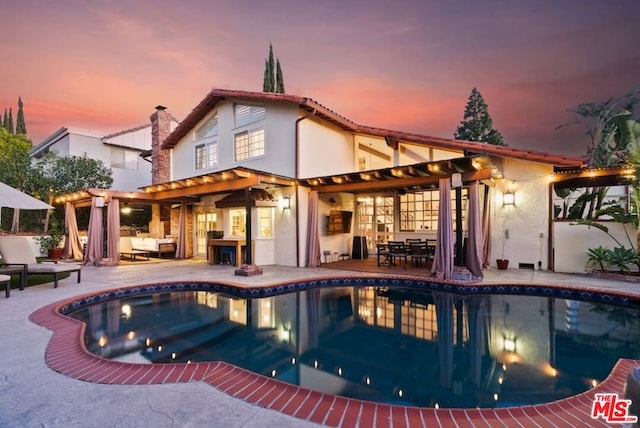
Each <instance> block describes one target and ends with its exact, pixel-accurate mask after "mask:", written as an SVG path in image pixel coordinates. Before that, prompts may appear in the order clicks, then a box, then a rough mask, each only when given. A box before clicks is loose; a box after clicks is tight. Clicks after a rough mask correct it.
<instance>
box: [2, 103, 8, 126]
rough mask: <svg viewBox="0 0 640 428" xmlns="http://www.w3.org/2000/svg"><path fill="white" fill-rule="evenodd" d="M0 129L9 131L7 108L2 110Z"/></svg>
mask: <svg viewBox="0 0 640 428" xmlns="http://www.w3.org/2000/svg"><path fill="white" fill-rule="evenodd" d="M2 127H3V128H4V129H6V130H7V131H8V130H9V113H7V108H6V107H5V108H4V116H3V119H2Z"/></svg>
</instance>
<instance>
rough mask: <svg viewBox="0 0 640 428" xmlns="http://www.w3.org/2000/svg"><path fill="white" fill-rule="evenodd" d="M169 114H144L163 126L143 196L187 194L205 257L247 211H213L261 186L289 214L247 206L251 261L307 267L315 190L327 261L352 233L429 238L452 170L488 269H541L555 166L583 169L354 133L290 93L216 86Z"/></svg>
mask: <svg viewBox="0 0 640 428" xmlns="http://www.w3.org/2000/svg"><path fill="white" fill-rule="evenodd" d="M169 116H170V115H169V113H168V112H166V111H165V110H164V109H160V110H158V111H157V112H156V113H154V115H152V124H153V126H154V127H155V128H157V129H159V130H160V131H159V133H158V134H156V136H155V137H154V139H153V141H152V153H153V159H154V166H153V168H154V171H156V173H155V174H154V178H153V180H152V185H151V186H146V187H143V188H142V190H143V191H144V192H145V193H146V194H147V195H149V197H151V196H153V197H154V198H156V200H158V201H160V200H162V198H163V197H164V196H162V195H165V196H166V197H176V196H181V197H188V198H191V199H190V200H191V201H192V203H190V205H191V206H192V211H191V215H192V222H193V223H192V225H191V228H192V232H191V236H192V237H193V246H192V248H191V251H192V253H191V254H192V255H196V256H205V255H206V231H208V230H213V229H215V230H222V231H223V232H224V236H225V237H233V238H238V237H242V236H244V233H245V230H244V229H243V228H242V227H241V226H239V225H241V224H243V222H244V221H245V215H246V214H243V213H244V212H245V207H244V206H237V207H228V206H227V207H225V208H221V207H219V206H218V205H217V203H218V202H219V201H220V200H221V199H222V198H224V197H225V196H227V195H228V194H229V193H230V192H232V191H234V190H238V189H242V188H245V189H246V188H254V189H255V188H261V189H263V190H266V191H267V192H269V193H270V194H271V195H272V196H273V199H274V200H276V201H280V202H281V203H283V202H284V201H285V200H286V201H287V204H290V205H289V206H290V208H289V209H286V208H282V207H272V206H269V207H259V206H253V208H252V209H251V211H252V213H251V223H252V224H251V230H252V232H253V234H252V240H253V241H255V247H254V251H255V258H254V260H253V261H254V262H255V263H256V264H280V265H290V266H305V265H307V258H306V256H307V248H306V245H305V243H306V241H307V234H308V230H309V229H308V227H309V225H308V217H309V216H308V208H307V207H308V195H309V193H310V192H311V191H312V190H315V191H317V192H318V194H319V215H318V222H317V225H315V227H317V228H318V232H319V235H320V247H321V251H322V253H326V252H328V254H329V255H330V258H331V259H333V258H334V257H335V255H339V254H351V253H352V251H353V243H354V236H355V237H358V239H360V238H361V237H365V239H366V241H365V245H366V247H367V249H368V250H369V254H372V253H374V252H375V243H376V242H379V241H383V240H389V239H401V240H403V239H406V238H408V237H423V238H424V237H434V236H435V232H436V230H435V228H436V226H437V221H436V220H437V206H438V200H437V186H438V181H439V179H441V178H451V177H452V176H453V175H454V174H461V180H462V182H463V184H467V183H470V182H472V181H480V182H482V183H483V184H484V186H483V189H484V190H483V194H486V198H487V201H488V204H487V207H488V208H486V209H487V210H490V212H491V217H490V218H491V223H492V227H491V234H490V236H491V240H490V246H491V247H492V254H493V255H492V256H491V259H490V262H491V264H492V265H494V266H495V259H496V258H508V259H510V260H511V266H515V267H518V266H521V265H522V266H525V267H533V268H538V269H548V268H549V267H550V265H551V264H552V263H551V259H552V254H553V237H552V236H550V235H552V234H553V229H552V227H551V222H550V220H551V214H550V213H551V208H550V207H551V201H552V191H551V187H550V183H552V182H553V181H554V180H555V179H557V174H556V172H557V171H558V170H560V169H562V168H572V169H580V168H582V159H579V158H571V157H565V156H557V155H551V154H546V153H538V152H532V151H524V150H517V149H510V148H506V147H499V146H492V145H487V144H482V143H475V142H466V141H456V140H451V139H443V138H436V137H430V136H425V135H417V134H410V133H404V132H399V131H393V130H386V129H380V128H374V127H369V126H363V125H359V124H356V123H354V122H352V121H350V120H349V119H347V118H346V117H344V116H341V115H339V114H338V113H336V112H334V111H332V110H330V109H329V108H327V107H325V106H324V105H322V104H320V103H318V102H316V101H314V100H312V99H310V98H306V97H300V96H295V95H289V94H274V93H263V92H247V91H235V90H226V89H213V90H212V91H211V92H210V93H209V94H207V95H206V96H205V98H204V99H203V100H202V101H201V102H200V103H199V104H198V105H197V106H196V107H195V108H194V109H193V111H192V112H191V113H190V114H189V115H188V116H187V117H186V118H185V119H184V120H183V121H182V122H181V123H180V124H179V125H178V126H177V127H176V128H175V130H173V131H172V132H171V131H170V130H168V129H166V126H163V125H162V123H165V125H166V123H167V121H168V119H167V118H168V117H169ZM162 129H165V130H164V131H162ZM238 174H239V175H238ZM257 176H259V178H256V177H257ZM253 179H255V180H257V181H251V180H253ZM207 180H209V184H208V183H207ZM225 180H227V181H226V183H227V184H226V185H225V184H222V183H221V182H222V181H225ZM243 180H244V183H245V184H242V183H243ZM213 182H216V183H215V184H216V186H213ZM464 192H465V191H464V189H463V197H462V200H463V202H462V206H461V209H460V211H461V215H460V216H461V217H462V227H463V228H465V227H466V218H465V214H464V213H465V212H466V207H465V203H466V202H465V201H466V196H464V195H465V193H464ZM505 193H510V194H513V195H515V204H514V205H506V204H503V195H504V194H505ZM452 197H453V196H452ZM332 210H334V211H347V212H351V213H352V214H353V226H352V227H351V228H350V230H349V232H348V233H339V234H330V233H328V222H329V218H330V213H331V212H332ZM171 221H172V222H174V223H175V218H172V220H171ZM152 230H153V228H152ZM156 230H157V231H159V232H161V229H156ZM165 230H166V229H165ZM152 233H153V232H152ZM503 249H504V250H503ZM323 261H324V260H323Z"/></svg>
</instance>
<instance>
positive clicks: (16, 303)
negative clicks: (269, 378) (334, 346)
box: [0, 259, 640, 427]
mask: <svg viewBox="0 0 640 428" xmlns="http://www.w3.org/2000/svg"><path fill="white" fill-rule="evenodd" d="M263 269H264V274H263V275H257V276H252V277H241V276H234V275H233V268H232V267H229V266H223V267H218V266H210V265H208V264H206V263H205V262H203V261H202V260H198V259H193V260H184V261H163V262H162V263H144V264H142V263H141V264H131V265H125V266H117V267H84V268H83V269H82V271H83V272H82V283H81V284H76V283H75V280H74V278H68V279H65V280H62V281H61V282H60V285H59V287H58V288H57V289H54V288H53V284H52V283H49V284H42V285H38V286H35V287H29V288H27V289H26V290H24V291H18V290H14V292H12V293H11V297H10V298H9V299H2V298H0V314H1V319H2V321H3V326H4V328H3V329H2V331H0V397H1V398H0V426H2V427H35V426H52V427H53V426H55V427H57V426H64V427H76V426H77V427H93V426H96V427H98V426H100V427H105V426H112V427H128V426H131V427H144V426H154V427H165V426H180V427H184V426H192V427H202V426H224V427H240V426H242V427H264V426H279V427H287V426H291V427H305V426H319V425H317V424H315V423H313V422H310V421H308V420H304V419H301V418H296V417H292V416H287V415H285V414H283V413H281V412H279V411H275V410H271V409H268V408H263V407H260V406H257V405H254V404H250V403H248V402H246V401H244V400H242V399H239V398H234V397H232V396H230V395H228V394H227V393H225V392H223V391H222V390H219V389H216V388H212V387H211V386H210V385H209V384H207V383H205V382H190V383H165V384H160V385H115V384H100V383H91V382H83V381H80V380H77V379H74V378H72V377H68V376H65V375H62V374H60V373H58V372H55V371H53V370H51V369H50V368H49V367H48V366H47V365H46V364H45V349H46V348H47V345H48V344H49V341H50V339H51V337H52V332H51V331H50V330H48V329H45V328H43V327H41V326H38V325H36V324H34V323H33V322H31V321H30V320H29V316H30V315H31V314H32V313H33V312H34V311H36V310H38V309H40V308H42V307H44V306H46V305H49V304H51V303H54V302H58V301H62V300H67V299H70V298H72V297H74V296H78V295H82V294H87V293H97V292H99V291H102V290H107V289H113V288H118V287H125V286H132V285H137V284H146V283H153V282H166V281H178V280H179V281H183V280H187V281H189V280H203V281H223V282H233V283H237V284H239V285H248V286H259V285H269V284H276V283H281V282H284V281H291V280H296V279H311V278H317V277H340V276H346V275H348V276H356V275H363V276H366V274H365V273H362V274H358V273H355V272H352V271H341V270H335V269H325V268H318V269H306V268H290V267H282V266H265V267H263ZM484 282H485V283H509V284H511V283H520V284H522V283H541V284H557V285H567V286H569V285H573V286H578V287H580V288H582V289H593V290H597V291H604V292H618V293H624V294H628V295H635V296H640V285H638V284H634V283H628V282H621V281H611V280H605V279H597V278H591V277H586V276H582V275H562V274H554V273H550V272H544V271H531V270H517V269H512V270H507V271H498V270H488V271H486V272H485V280H484ZM626 370H627V371H628V369H626ZM616 382H617V384H616V386H615V388H620V389H619V390H620V391H621V386H620V385H619V379H618V380H617V381H616ZM615 388H614V389H615ZM374 407H375V406H374ZM549 407H551V406H549ZM414 409H415V408H414ZM432 410H433V409H430V411H432ZM442 410H445V412H447V413H449V411H448V410H446V409H442ZM419 413H420V412H418V418H419V419H417V420H418V421H423V422H424V420H425V419H424V416H421V415H419ZM443 413H444V412H443ZM518 413H519V414H521V416H522V422H521V423H518V422H517V421H518V420H520V418H518V417H515V418H514V417H513V416H514V415H509V417H508V418H506V419H505V421H504V422H502V421H500V422H499V423H501V424H504V425H508V426H532V424H535V423H537V424H538V425H539V426H554V425H555V426H564V423H565V422H566V426H579V422H580V420H579V419H578V420H576V419H573V420H571V421H567V420H562V419H556V418H554V417H553V414H552V413H550V414H549V415H546V417H545V416H541V417H539V418H538V419H537V420H538V422H535V420H536V419H533V418H530V417H528V416H526V415H525V412H523V411H520V410H519V411H518ZM387 415H388V418H387V419H386V420H374V421H373V422H377V423H376V426H394V427H396V426H408V425H412V422H415V419H413V418H412V415H411V412H409V411H407V412H406V414H404V415H401V416H400V417H396V415H392V414H389V413H387ZM361 416H362V417H361V418H360V419H358V420H356V421H354V422H355V423H348V422H351V421H347V420H344V419H343V420H342V422H343V423H342V425H344V426H352V425H353V426H355V425H357V426H369V425H370V424H369V423H368V422H369V421H368V420H366V417H365V416H367V415H365V411H364V410H363V411H362V412H361ZM461 416H462V418H459V419H458V420H457V421H456V425H457V426H473V424H472V423H471V422H472V419H471V418H470V417H469V416H468V415H467V414H466V413H464V411H463V413H462V414H461ZM446 419H447V420H449V421H451V419H450V418H446ZM507 419H508V421H507ZM311 420H312V419H311ZM443 420H444V419H443ZM582 421H583V422H584V424H585V425H584V426H606V425H605V424H604V423H603V422H601V423H598V422H599V421H595V420H589V419H588V418H587V419H583V420H582ZM485 422H486V424H485V425H486V426H489V425H491V423H489V422H488V421H485ZM493 422H497V421H493ZM443 426H448V425H447V424H443Z"/></svg>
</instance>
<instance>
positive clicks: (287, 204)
mask: <svg viewBox="0 0 640 428" xmlns="http://www.w3.org/2000/svg"><path fill="white" fill-rule="evenodd" d="M282 209H283V210H290V209H291V198H290V197H289V196H285V197H283V198H282Z"/></svg>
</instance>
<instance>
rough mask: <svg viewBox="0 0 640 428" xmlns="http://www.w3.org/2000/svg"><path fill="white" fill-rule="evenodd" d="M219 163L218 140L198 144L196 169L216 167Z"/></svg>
mask: <svg viewBox="0 0 640 428" xmlns="http://www.w3.org/2000/svg"><path fill="white" fill-rule="evenodd" d="M217 165H218V142H217V141H212V142H210V143H205V144H198V145H197V146H196V170H198V169H208V168H215V167H216V166H217Z"/></svg>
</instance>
